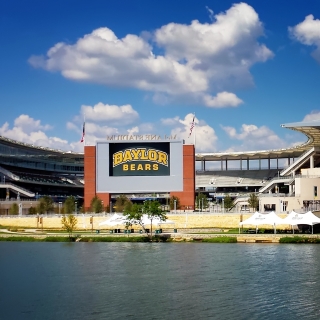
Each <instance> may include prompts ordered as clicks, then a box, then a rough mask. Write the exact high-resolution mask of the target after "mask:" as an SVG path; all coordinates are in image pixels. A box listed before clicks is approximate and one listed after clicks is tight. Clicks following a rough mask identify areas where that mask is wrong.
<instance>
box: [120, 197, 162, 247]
mask: <svg viewBox="0 0 320 320" xmlns="http://www.w3.org/2000/svg"><path fill="white" fill-rule="evenodd" d="M124 214H125V216H126V219H127V228H128V227H129V226H132V225H133V224H138V225H140V226H141V228H142V229H143V230H144V232H146V231H147V228H146V223H145V220H144V217H145V216H147V217H148V219H149V220H150V233H149V232H147V235H148V237H149V239H150V241H152V227H153V220H154V219H156V218H157V219H159V220H160V221H165V220H166V219H167V217H166V215H165V212H163V211H162V210H161V206H160V203H159V202H158V201H150V200H148V201H145V202H144V203H143V205H142V206H141V205H138V204H136V203H135V204H133V205H132V206H131V208H130V209H128V210H125V211H124ZM144 215H145V216H144Z"/></svg>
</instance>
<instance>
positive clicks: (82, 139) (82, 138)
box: [80, 122, 85, 142]
mask: <svg viewBox="0 0 320 320" xmlns="http://www.w3.org/2000/svg"><path fill="white" fill-rule="evenodd" d="M84 135H85V122H83V127H82V137H81V140H80V142H83V141H84Z"/></svg>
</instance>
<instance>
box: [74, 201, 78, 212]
mask: <svg viewBox="0 0 320 320" xmlns="http://www.w3.org/2000/svg"><path fill="white" fill-rule="evenodd" d="M77 204H78V202H77V201H76V202H75V203H74V206H75V210H74V211H75V213H76V214H77V212H78V208H77Z"/></svg>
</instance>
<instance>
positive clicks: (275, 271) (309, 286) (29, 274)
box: [0, 242, 320, 320]
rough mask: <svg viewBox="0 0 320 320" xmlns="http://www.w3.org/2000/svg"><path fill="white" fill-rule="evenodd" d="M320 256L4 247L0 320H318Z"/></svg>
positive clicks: (175, 247) (238, 249)
mask: <svg viewBox="0 0 320 320" xmlns="http://www.w3.org/2000/svg"><path fill="white" fill-rule="evenodd" d="M319 285H320V246H319V245H307V244H302V245H296V244H295V245H291V244H210V243H81V242H80V243H41V242H39V243H23V242H17V243H16V242H0V319H2V320H6V319H14V320H17V319H18V320H19V319H32V320H34V319H41V320H43V319H126V318H128V319H148V320H149V319H228V320H230V319H250V320H253V319H259V320H262V319H281V320H285V319H290V320H292V319H319V318H320V311H319V310H320V290H319Z"/></svg>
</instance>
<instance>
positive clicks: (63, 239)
mask: <svg viewBox="0 0 320 320" xmlns="http://www.w3.org/2000/svg"><path fill="white" fill-rule="evenodd" d="M41 241H43V242H72V240H70V238H69V237H52V236H51V237H46V238H44V239H42V240H41Z"/></svg>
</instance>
